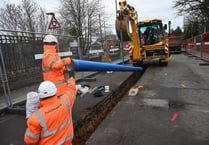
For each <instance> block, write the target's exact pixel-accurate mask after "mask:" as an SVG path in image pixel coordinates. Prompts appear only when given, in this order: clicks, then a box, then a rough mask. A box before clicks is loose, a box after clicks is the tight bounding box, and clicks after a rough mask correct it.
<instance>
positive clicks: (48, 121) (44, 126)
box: [24, 77, 76, 145]
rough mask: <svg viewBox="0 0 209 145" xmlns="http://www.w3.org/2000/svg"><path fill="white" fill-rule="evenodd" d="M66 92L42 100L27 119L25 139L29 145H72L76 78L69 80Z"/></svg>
mask: <svg viewBox="0 0 209 145" xmlns="http://www.w3.org/2000/svg"><path fill="white" fill-rule="evenodd" d="M67 84H68V85H67V90H66V92H65V93H64V94H63V95H62V96H60V97H57V96H53V97H51V98H48V99H46V100H42V101H41V102H40V105H39V110H38V111H36V112H34V113H33V114H32V115H31V116H30V117H29V118H28V120H27V126H28V128H27V130H26V132H25V137H24V141H25V142H26V144H28V145H35V144H39V145H59V144H60V145H72V139H73V133H74V130H73V120H72V108H73V104H74V101H75V99H76V87H75V79H74V78H72V77H71V78H70V79H69V80H68V82H67Z"/></svg>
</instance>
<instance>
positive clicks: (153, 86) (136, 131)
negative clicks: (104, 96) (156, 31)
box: [86, 54, 209, 145]
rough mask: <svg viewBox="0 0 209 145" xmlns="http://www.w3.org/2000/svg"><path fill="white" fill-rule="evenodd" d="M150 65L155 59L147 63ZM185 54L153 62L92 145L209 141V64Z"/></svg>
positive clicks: (202, 143) (188, 144)
mask: <svg viewBox="0 0 209 145" xmlns="http://www.w3.org/2000/svg"><path fill="white" fill-rule="evenodd" d="M146 63H148V64H149V63H150V62H146ZM200 63H204V62H203V61H201V60H199V59H198V58H195V57H189V56H185V55H184V54H178V55H172V56H171V61H170V62H169V64H168V66H167V67H161V66H158V65H157V63H156V65H152V66H150V67H149V68H148V69H147V70H146V72H145V73H144V75H143V76H142V78H141V79H140V80H139V81H138V82H137V83H136V84H135V86H134V87H133V88H137V87H138V86H140V85H142V86H143V88H140V89H139V92H138V94H137V95H136V96H130V94H129V93H127V94H126V95H125V96H124V97H123V99H122V100H121V101H120V102H119V103H118V104H117V106H116V107H115V108H114V109H113V110H112V112H111V113H110V114H108V116H107V117H106V119H105V120H104V121H103V122H102V123H101V124H100V126H99V127H98V128H97V129H96V131H95V132H94V133H93V134H92V136H91V137H90V138H89V140H88V141H87V142H86V145H98V144H99V145H110V144H111V145H209V139H208V138H209V95H208V94H209V65H200Z"/></svg>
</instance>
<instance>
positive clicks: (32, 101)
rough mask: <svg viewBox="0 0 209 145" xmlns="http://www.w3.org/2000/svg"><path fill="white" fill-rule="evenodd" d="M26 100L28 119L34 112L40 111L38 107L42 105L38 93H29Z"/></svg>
mask: <svg viewBox="0 0 209 145" xmlns="http://www.w3.org/2000/svg"><path fill="white" fill-rule="evenodd" d="M26 96H27V99H26V119H27V118H28V117H30V116H31V115H32V113H33V112H35V111H36V110H38V105H39V103H40V100H39V96H38V93H36V92H29V93H27V95H26Z"/></svg>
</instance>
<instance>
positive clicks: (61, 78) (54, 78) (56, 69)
mask: <svg viewBox="0 0 209 145" xmlns="http://www.w3.org/2000/svg"><path fill="white" fill-rule="evenodd" d="M70 63H71V59H70V58H69V57H68V58H65V59H61V58H60V57H59V56H58V54H57V53H56V46H51V45H44V54H43V60H42V71H43V79H44V81H51V82H53V83H54V84H55V85H56V87H57V96H60V95H62V94H63V93H64V92H65V90H66V88H67V84H66V78H65V75H64V71H65V70H66V68H65V65H69V64H70Z"/></svg>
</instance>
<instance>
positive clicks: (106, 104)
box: [73, 72, 143, 145]
mask: <svg viewBox="0 0 209 145" xmlns="http://www.w3.org/2000/svg"><path fill="white" fill-rule="evenodd" d="M142 74H143V73H139V72H134V73H133V74H132V75H130V76H129V77H128V79H126V80H125V81H124V82H123V83H122V84H121V85H120V86H119V87H118V88H117V89H115V90H112V91H111V92H110V93H109V94H108V95H107V96H105V97H104V99H103V100H102V101H100V102H99V103H97V104H96V105H94V107H92V108H91V109H89V110H87V112H88V113H87V114H86V115H85V116H84V117H83V118H82V119H80V120H78V121H77V122H74V139H73V145H84V144H85V142H86V141H87V140H88V138H89V137H90V136H91V134H92V133H93V132H94V131H95V130H96V128H97V127H98V126H99V124H100V123H101V122H102V121H103V120H104V119H105V117H106V116H107V114H108V113H109V112H111V110H112V109H113V108H114V106H115V105H116V104H117V103H118V102H119V101H120V100H121V99H122V98H123V96H124V95H125V94H126V93H127V91H128V90H129V89H130V88H131V87H132V86H133V85H134V84H135V83H136V82H137V81H138V80H139V78H140V77H141V76H142Z"/></svg>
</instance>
